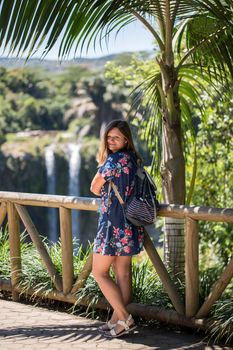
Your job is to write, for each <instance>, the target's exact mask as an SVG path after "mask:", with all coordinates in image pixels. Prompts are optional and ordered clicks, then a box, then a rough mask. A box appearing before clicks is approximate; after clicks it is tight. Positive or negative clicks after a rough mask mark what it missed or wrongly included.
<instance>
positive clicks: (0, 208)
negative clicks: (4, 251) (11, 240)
mask: <svg viewBox="0 0 233 350" xmlns="http://www.w3.org/2000/svg"><path fill="white" fill-rule="evenodd" d="M6 212H7V210H6V203H5V202H3V203H1V205H0V227H1V226H2V223H3V221H4V219H5V217H6Z"/></svg>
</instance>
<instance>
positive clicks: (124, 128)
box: [96, 119, 142, 165]
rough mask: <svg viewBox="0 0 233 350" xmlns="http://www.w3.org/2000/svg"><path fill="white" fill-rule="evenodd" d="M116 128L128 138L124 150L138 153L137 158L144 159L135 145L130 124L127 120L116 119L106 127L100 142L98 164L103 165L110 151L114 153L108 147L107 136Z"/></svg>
mask: <svg viewBox="0 0 233 350" xmlns="http://www.w3.org/2000/svg"><path fill="white" fill-rule="evenodd" d="M114 128H117V129H118V130H119V131H120V132H121V133H122V134H123V135H124V137H125V139H126V140H127V143H126V146H125V148H124V149H123V150H126V151H131V152H133V153H134V154H135V155H136V157H137V159H139V160H142V158H141V156H140V155H139V153H138V152H137V151H136V149H135V146H134V143H133V137H132V133H131V130H130V127H129V124H128V123H127V121H125V120H121V119H115V120H113V121H111V122H110V123H109V124H108V125H107V126H106V128H105V131H104V134H103V137H102V140H101V143H100V147H99V151H98V153H97V157H96V160H97V162H98V164H99V165H102V164H103V163H104V162H105V160H106V159H107V157H108V155H109V154H110V153H112V151H110V150H109V149H108V145H107V136H108V133H109V131H110V130H112V129H114Z"/></svg>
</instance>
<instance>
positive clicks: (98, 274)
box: [91, 266, 109, 282]
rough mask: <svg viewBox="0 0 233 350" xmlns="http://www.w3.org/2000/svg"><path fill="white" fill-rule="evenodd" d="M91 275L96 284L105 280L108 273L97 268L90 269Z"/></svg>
mask: <svg viewBox="0 0 233 350" xmlns="http://www.w3.org/2000/svg"><path fill="white" fill-rule="evenodd" d="M91 273H92V275H93V277H94V278H95V280H96V281H97V282H98V281H99V280H101V279H103V278H106V277H108V276H109V272H108V271H106V270H102V269H100V268H99V267H97V266H93V267H92V272H91Z"/></svg>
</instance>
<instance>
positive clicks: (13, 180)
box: [0, 132, 98, 246]
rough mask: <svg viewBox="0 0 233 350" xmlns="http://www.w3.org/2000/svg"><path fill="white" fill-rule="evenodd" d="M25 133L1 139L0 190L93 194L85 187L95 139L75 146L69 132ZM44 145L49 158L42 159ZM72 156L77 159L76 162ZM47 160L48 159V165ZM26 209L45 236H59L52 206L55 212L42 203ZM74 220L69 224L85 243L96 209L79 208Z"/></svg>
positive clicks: (92, 228)
mask: <svg viewBox="0 0 233 350" xmlns="http://www.w3.org/2000/svg"><path fill="white" fill-rule="evenodd" d="M21 135H22V133H21ZM25 135H26V134H24V136H20V134H19V136H18V137H17V135H15V139H14V140H11V141H8V142H6V143H4V144H3V145H2V147H1V152H0V179H1V180H0V190H1V191H14V192H28V193H42V194H45V193H54V194H58V195H74V196H77V195H80V196H82V197H93V195H92V194H91V193H90V190H89V188H90V182H91V180H92V178H93V176H94V174H95V172H96V165H97V164H96V160H95V156H96V151H97V144H98V140H97V139H95V138H92V139H89V140H83V141H82V143H80V144H79V145H78V148H77V143H74V141H75V140H74V139H72V138H71V139H70V140H69V139H68V140H67V137H69V135H68V134H66V133H63V134H62V135H61V134H60V133H45V132H37V133H36V132H33V133H30V132H29V133H27V136H25ZM48 145H49V148H50V149H51V150H52V152H50V160H49V158H48V157H47V160H46V149H48ZM71 145H73V149H74V150H76V154H75V153H74V152H73V153H72V147H71ZM75 147H76V148H75ZM72 157H73V158H72ZM75 157H76V159H77V160H78V161H77V162H76V163H75ZM71 158H72V159H73V165H72V164H71ZM49 162H50V163H51V162H52V167H51V164H50V163H49ZM49 167H50V169H49ZM77 167H79V168H78V169H77ZM71 168H72V169H71ZM51 169H52V173H51ZM72 171H73V174H72ZM72 176H73V177H78V179H77V178H72ZM72 191H73V193H72ZM28 210H29V212H30V215H31V217H32V219H33V222H34V223H35V225H36V227H37V229H38V231H39V232H40V234H42V235H45V236H47V237H48V238H52V237H53V238H54V237H56V236H57V238H58V237H59V213H58V210H57V209H55V215H54V213H52V212H51V209H48V208H43V207H29V208H28ZM74 219H75V218H74ZM52 220H53V221H55V222H54V223H52V227H53V229H54V228H55V229H56V232H51V221H52ZM77 220H78V223H74V224H75V225H74V226H73V227H74V229H75V230H76V231H78V232H73V234H74V236H75V237H76V238H78V239H80V242H81V243H82V244H83V245H84V246H86V244H87V242H88V241H90V242H92V241H93V238H94V236H95V233H96V225H97V213H95V212H86V211H79V215H78V218H77ZM22 230H23V228H22Z"/></svg>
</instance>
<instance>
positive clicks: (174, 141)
mask: <svg viewBox="0 0 233 350" xmlns="http://www.w3.org/2000/svg"><path fill="white" fill-rule="evenodd" d="M160 65H161V62H160ZM162 72H164V73H165V74H164V75H163V94H164V98H163V135H162V136H163V141H162V142H163V147H162V166H161V177H162V183H163V196H164V201H165V202H166V203H170V204H171V203H175V204H184V203H185V160H184V154H183V146H182V138H181V113H180V102H179V98H178V80H177V77H176V72H175V69H174V67H168V66H166V65H163V70H162ZM164 261H165V264H166V266H167V267H168V268H169V270H171V271H172V272H173V274H174V275H179V278H181V279H183V278H184V222H183V220H180V219H174V218H166V219H165V235H164Z"/></svg>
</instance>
